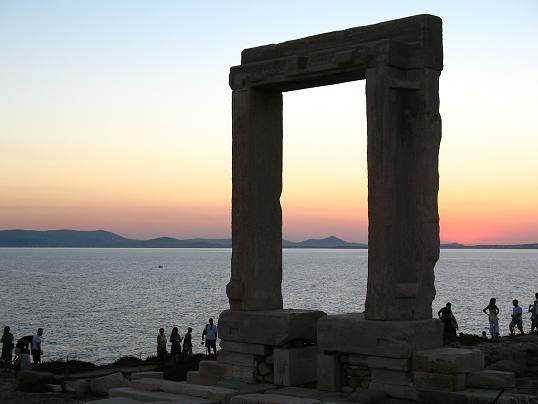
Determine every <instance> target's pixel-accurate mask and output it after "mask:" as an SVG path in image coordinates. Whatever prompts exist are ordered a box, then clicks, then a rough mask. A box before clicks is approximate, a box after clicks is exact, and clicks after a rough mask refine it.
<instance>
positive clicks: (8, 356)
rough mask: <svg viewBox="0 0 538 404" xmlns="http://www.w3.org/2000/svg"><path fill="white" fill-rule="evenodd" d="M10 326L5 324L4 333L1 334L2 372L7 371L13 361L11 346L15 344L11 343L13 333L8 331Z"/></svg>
mask: <svg viewBox="0 0 538 404" xmlns="http://www.w3.org/2000/svg"><path fill="white" fill-rule="evenodd" d="M10 331H11V328H9V327H8V326H7V325H6V326H5V327H4V334H2V339H1V340H0V342H2V361H4V369H3V370H2V373H4V372H7V371H9V368H10V367H11V362H12V361H13V348H14V347H15V344H14V343H13V334H12V333H11V332H10Z"/></svg>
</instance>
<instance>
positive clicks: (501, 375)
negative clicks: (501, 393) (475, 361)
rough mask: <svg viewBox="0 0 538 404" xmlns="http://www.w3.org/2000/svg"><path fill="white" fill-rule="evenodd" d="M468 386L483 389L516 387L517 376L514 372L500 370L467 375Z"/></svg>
mask: <svg viewBox="0 0 538 404" xmlns="http://www.w3.org/2000/svg"><path fill="white" fill-rule="evenodd" d="M467 386H468V387H478V388H481V389H502V388H510V387H515V386H516V375H515V374H514V373H513V372H501V371H499V370H482V371H480V372H471V373H469V374H468V375H467Z"/></svg>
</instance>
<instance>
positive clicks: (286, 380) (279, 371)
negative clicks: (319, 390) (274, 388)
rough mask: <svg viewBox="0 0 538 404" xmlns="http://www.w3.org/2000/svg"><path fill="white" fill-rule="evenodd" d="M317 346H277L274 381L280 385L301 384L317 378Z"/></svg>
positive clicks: (274, 352) (274, 353)
mask: <svg viewBox="0 0 538 404" xmlns="http://www.w3.org/2000/svg"><path fill="white" fill-rule="evenodd" d="M317 354H318V348H317V346H315V345H313V346H306V347H301V348H289V349H281V348H275V350H274V351H273V355H274V364H273V366H274V383H275V384H276V385H280V386H299V385H301V384H305V383H309V382H313V381H315V380H316V373H317Z"/></svg>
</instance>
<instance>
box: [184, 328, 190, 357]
mask: <svg viewBox="0 0 538 404" xmlns="http://www.w3.org/2000/svg"><path fill="white" fill-rule="evenodd" d="M183 355H185V357H186V358H188V357H189V356H192V328H191V327H188V328H187V333H186V334H185V338H184V339H183Z"/></svg>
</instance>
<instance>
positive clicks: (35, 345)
mask: <svg viewBox="0 0 538 404" xmlns="http://www.w3.org/2000/svg"><path fill="white" fill-rule="evenodd" d="M42 336H43V328H38V329H37V334H36V335H34V336H33V337H32V360H33V362H34V365H37V364H38V363H39V362H41V355H43V351H42V350H41V340H42V338H41V337H42Z"/></svg>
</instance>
